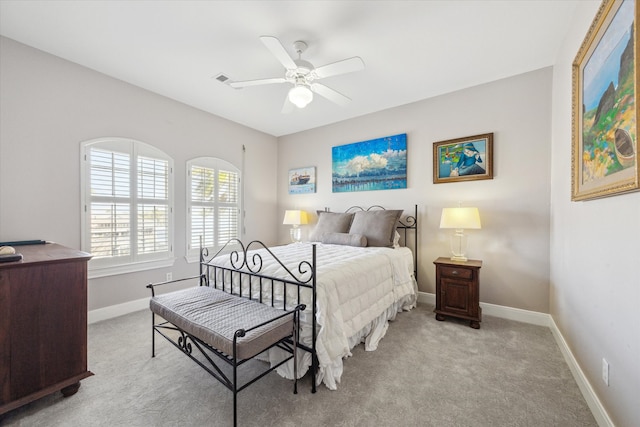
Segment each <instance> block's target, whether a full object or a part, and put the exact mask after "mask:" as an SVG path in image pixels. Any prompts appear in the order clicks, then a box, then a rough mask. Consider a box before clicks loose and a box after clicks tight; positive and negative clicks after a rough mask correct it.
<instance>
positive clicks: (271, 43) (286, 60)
mask: <svg viewBox="0 0 640 427" xmlns="http://www.w3.org/2000/svg"><path fill="white" fill-rule="evenodd" d="M260 40H262V43H264V45H265V46H266V47H267V48H268V49H269V50H270V51H271V53H273V55H274V56H275V57H276V58H277V59H278V61H280V63H281V64H282V65H284V68H286V69H287V70H295V69H296V68H298V66H297V65H296V63H295V62H293V59H291V57H290V56H289V54H288V53H287V51H286V50H285V48H284V46H282V43H280V40H278V39H277V38H275V37H272V36H260Z"/></svg>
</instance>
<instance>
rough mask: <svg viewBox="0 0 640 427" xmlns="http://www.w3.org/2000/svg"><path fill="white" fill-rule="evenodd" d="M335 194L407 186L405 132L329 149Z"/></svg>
mask: <svg viewBox="0 0 640 427" xmlns="http://www.w3.org/2000/svg"><path fill="white" fill-rule="evenodd" d="M332 172H333V173H332V184H333V192H334V193H342V192H349V191H371V190H393V189H398V188H407V134H406V133H403V134H399V135H393V136H387V137H384V138H378V139H372V140H369V141H362V142H356V143H353V144H346V145H340V146H337V147H333V148H332Z"/></svg>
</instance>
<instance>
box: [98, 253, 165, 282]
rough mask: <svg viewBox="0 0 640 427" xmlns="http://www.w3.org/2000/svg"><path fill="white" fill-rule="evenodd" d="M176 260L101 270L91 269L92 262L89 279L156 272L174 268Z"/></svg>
mask: <svg viewBox="0 0 640 427" xmlns="http://www.w3.org/2000/svg"><path fill="white" fill-rule="evenodd" d="M175 260H176V259H175V258H173V257H172V258H168V259H161V260H155V261H145V262H136V263H130V264H124V265H117V266H111V267H100V268H91V261H89V272H88V276H89V277H88V278H89V279H96V278H98V277H106V276H116V275H119V274H127V273H135V272H138V271H145V270H155V269H156V268H164V267H172V266H173V264H174V263H175Z"/></svg>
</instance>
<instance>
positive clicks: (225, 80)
mask: <svg viewBox="0 0 640 427" xmlns="http://www.w3.org/2000/svg"><path fill="white" fill-rule="evenodd" d="M215 79H216V80H217V81H219V82H220V83H226V84H229V83H231V79H230V78H229V76H226V75H224V74H223V73H220V74H218V75H217V76H215Z"/></svg>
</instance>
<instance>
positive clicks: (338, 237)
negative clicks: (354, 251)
mask: <svg viewBox="0 0 640 427" xmlns="http://www.w3.org/2000/svg"><path fill="white" fill-rule="evenodd" d="M320 242H322V243H329V244H332V245H346V246H355V247H359V248H364V247H366V246H367V238H366V237H364V236H363V235H362V234H350V233H324V234H323V235H322V236H321V238H320Z"/></svg>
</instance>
